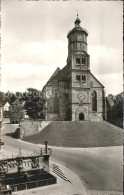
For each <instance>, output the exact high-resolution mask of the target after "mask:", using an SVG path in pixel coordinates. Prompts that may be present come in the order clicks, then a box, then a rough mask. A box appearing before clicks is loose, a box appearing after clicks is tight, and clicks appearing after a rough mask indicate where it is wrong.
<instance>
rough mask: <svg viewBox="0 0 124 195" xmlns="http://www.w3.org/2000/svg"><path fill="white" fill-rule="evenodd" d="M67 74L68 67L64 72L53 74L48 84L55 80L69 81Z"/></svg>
mask: <svg viewBox="0 0 124 195" xmlns="http://www.w3.org/2000/svg"><path fill="white" fill-rule="evenodd" d="M67 72H68V66H67V65H66V66H65V67H64V68H63V69H62V70H59V71H58V73H56V74H53V75H52V77H51V78H50V79H49V81H48V82H47V83H49V82H52V81H55V80H56V81H67Z"/></svg>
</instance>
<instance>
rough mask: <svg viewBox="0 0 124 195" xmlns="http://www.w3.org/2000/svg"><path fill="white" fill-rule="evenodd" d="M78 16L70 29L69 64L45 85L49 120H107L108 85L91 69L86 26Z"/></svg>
mask: <svg viewBox="0 0 124 195" xmlns="http://www.w3.org/2000/svg"><path fill="white" fill-rule="evenodd" d="M80 22H81V21H80V19H79V18H78V17H77V19H76V21H75V27H74V28H73V29H72V30H71V31H69V33H68V35H67V38H68V57H67V65H66V66H65V67H64V68H63V69H62V70H60V69H59V68H57V69H56V71H55V72H54V74H53V75H52V76H51V78H50V79H49V81H48V82H47V84H46V85H45V86H44V88H43V95H44V96H45V98H46V108H45V115H46V119H47V120H51V121H52V120H62V121H64V120H72V121H75V120H77V121H78V120H82V121H83V120H84V121H101V120H103V119H104V114H105V111H104V107H105V106H104V87H103V85H102V84H101V83H100V82H99V81H98V80H97V79H96V78H95V77H94V75H93V74H92V73H91V71H90V56H89V55H88V53H87V36H88V32H87V31H86V29H84V28H82V27H81V26H80Z"/></svg>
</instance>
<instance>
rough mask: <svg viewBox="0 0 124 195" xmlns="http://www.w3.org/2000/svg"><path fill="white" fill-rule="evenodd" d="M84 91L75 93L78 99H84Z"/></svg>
mask: <svg viewBox="0 0 124 195" xmlns="http://www.w3.org/2000/svg"><path fill="white" fill-rule="evenodd" d="M85 96H86V95H85V93H84V92H79V93H78V95H77V98H78V100H79V101H83V100H84V99H85Z"/></svg>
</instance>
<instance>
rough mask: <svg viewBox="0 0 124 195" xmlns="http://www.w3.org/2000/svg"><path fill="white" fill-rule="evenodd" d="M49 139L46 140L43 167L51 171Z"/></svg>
mask: <svg viewBox="0 0 124 195" xmlns="http://www.w3.org/2000/svg"><path fill="white" fill-rule="evenodd" d="M47 144H48V141H45V153H44V154H43V169H44V170H45V171H47V172H49V157H50V154H48V148H47Z"/></svg>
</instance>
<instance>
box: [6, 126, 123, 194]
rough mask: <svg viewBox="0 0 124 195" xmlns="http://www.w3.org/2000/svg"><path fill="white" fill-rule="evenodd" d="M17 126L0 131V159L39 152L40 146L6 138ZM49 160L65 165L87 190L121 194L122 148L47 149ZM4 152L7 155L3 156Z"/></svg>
mask: <svg viewBox="0 0 124 195" xmlns="http://www.w3.org/2000/svg"><path fill="white" fill-rule="evenodd" d="M17 127H18V125H11V124H7V123H4V124H3V127H2V138H3V141H4V143H5V144H4V145H3V146H2V155H3V156H11V155H12V153H13V155H14V153H16V154H17V153H18V151H19V148H21V151H22V153H32V154H33V153H34V152H36V151H38V152H39V149H40V148H41V147H43V146H40V145H35V144H30V143H25V142H23V141H21V140H17V139H13V138H11V137H9V136H6V135H5V134H6V133H11V132H14V131H15V129H16V128H17ZM51 148H52V156H51V159H53V160H55V161H57V162H59V163H61V164H63V165H65V166H66V167H68V168H69V169H71V170H72V171H73V172H75V173H76V174H77V175H78V176H79V177H80V179H81V181H82V182H83V184H84V185H85V187H86V188H87V189H89V190H103V191H120V192H121V191H122V186H123V185H122V181H123V158H122V157H123V148H122V146H114V147H101V148H60V147H58V148H57V147H51ZM4 151H7V154H5V152H4Z"/></svg>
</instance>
